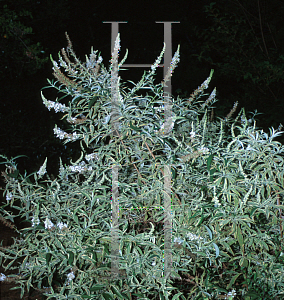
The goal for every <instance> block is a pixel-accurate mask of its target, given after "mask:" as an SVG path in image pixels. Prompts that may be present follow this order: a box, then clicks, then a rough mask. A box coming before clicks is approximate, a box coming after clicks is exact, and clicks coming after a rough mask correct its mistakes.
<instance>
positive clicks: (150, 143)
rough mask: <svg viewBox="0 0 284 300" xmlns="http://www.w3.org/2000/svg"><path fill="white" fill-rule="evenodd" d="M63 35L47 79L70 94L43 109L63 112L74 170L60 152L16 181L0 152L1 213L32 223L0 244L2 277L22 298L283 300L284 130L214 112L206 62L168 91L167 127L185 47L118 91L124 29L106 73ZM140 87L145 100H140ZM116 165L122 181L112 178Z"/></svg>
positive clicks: (6, 218)
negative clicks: (156, 78)
mask: <svg viewBox="0 0 284 300" xmlns="http://www.w3.org/2000/svg"><path fill="white" fill-rule="evenodd" d="M67 40H68V47H67V49H66V50H65V49H64V48H63V49H62V56H63V57H62V56H61V55H60V54H59V62H56V61H54V60H53V59H52V58H51V59H52V62H53V65H54V67H53V70H54V73H53V74H54V76H55V78H56V79H57V81H56V82H54V81H49V84H50V86H51V87H53V88H56V89H57V90H58V91H59V92H60V93H63V94H65V95H67V96H71V100H70V101H68V102H67V103H68V105H67V103H66V105H65V104H62V103H60V102H59V101H58V100H57V101H56V102H53V101H49V100H47V99H46V98H45V97H44V95H43V94H42V99H43V103H44V104H45V106H46V107H47V108H48V109H49V110H50V109H51V108H53V109H54V110H55V111H56V112H63V113H65V115H64V116H63V118H62V119H64V118H66V120H67V121H68V122H69V123H70V124H72V127H73V133H72V134H71V133H67V132H64V131H63V130H62V129H61V128H59V127H57V126H56V127H55V128H54V133H55V134H56V135H57V137H59V138H60V139H62V140H65V141H64V144H66V143H69V142H74V141H77V140H79V141H80V145H81V148H82V152H81V157H80V158H79V159H78V160H76V161H75V162H73V161H72V160H71V161H70V165H68V166H67V165H64V166H63V164H62V160H61V158H60V169H59V175H58V176H57V178H54V179H50V177H49V175H48V174H47V173H46V165H47V159H46V160H45V162H44V163H43V165H42V167H41V168H40V170H39V171H38V172H37V173H36V172H35V173H32V174H30V175H28V176H27V174H25V175H24V176H23V175H21V174H20V173H19V171H18V170H17V165H16V164H15V162H14V161H13V160H12V159H11V160H9V159H8V158H7V157H6V156H2V158H3V159H5V163H6V167H7V168H6V171H5V172H3V173H2V175H3V176H4V178H5V181H6V188H5V192H4V195H5V196H6V200H7V203H6V204H4V205H2V206H1V220H2V222H3V223H4V224H6V225H7V226H12V227H13V228H15V227H14V224H13V223H14V219H15V218H16V217H21V218H22V219H24V220H25V221H28V222H29V223H30V226H28V227H26V228H24V229H22V230H21V231H20V230H18V229H16V228H15V230H17V231H18V233H19V234H20V238H18V239H15V241H14V244H13V245H12V246H10V247H8V248H6V247H1V248H0V250H1V251H0V262H1V263H2V264H3V266H4V267H5V270H7V269H18V270H19V271H18V272H19V273H18V274H14V275H11V276H9V277H8V276H7V277H6V276H5V275H4V274H2V275H1V278H0V280H2V281H4V282H5V281H7V280H14V281H15V282H16V283H17V284H18V288H20V289H21V297H22V296H23V294H24V290H25V289H26V288H27V290H29V289H30V288H34V289H38V290H41V291H43V292H44V295H45V296H46V297H47V299H59V300H60V299H66V298H67V299H85V298H86V299H158V298H159V299H173V300H175V299H229V298H231V299H232V298H234V297H237V298H238V299H256V298H258V299H259V298H261V299H272V298H274V299H280V298H279V297H281V295H283V284H284V279H283V270H284V269H283V252H282V250H281V249H282V248H281V247H283V240H282V233H283V232H282V224H281V222H282V215H281V212H282V209H283V206H282V205H281V200H282V196H281V195H282V194H283V158H282V155H281V154H282V152H283V146H282V145H281V144H280V143H279V142H275V141H273V138H274V137H276V136H278V135H279V134H281V133H280V132H279V131H280V128H279V129H278V130H276V131H275V130H274V129H273V128H272V129H271V130H270V136H269V135H268V134H267V133H264V132H263V130H258V129H257V128H256V122H255V121H254V124H253V126H252V125H249V122H248V120H247V118H246V115H245V110H244V109H241V111H240V112H239V114H238V116H237V117H236V118H235V119H234V120H232V119H231V116H232V114H233V113H234V112H235V111H236V109H237V103H235V105H234V107H233V109H232V110H231V112H230V113H229V114H228V115H227V117H226V118H218V121H214V120H212V119H210V117H209V115H208V112H209V111H210V109H211V106H212V104H213V103H214V102H215V101H216V99H215V96H216V88H215V89H214V90H213V91H212V92H211V93H210V95H209V94H204V90H205V89H207V88H208V85H209V82H210V80H211V77H212V75H213V71H211V73H210V76H209V77H208V78H207V79H206V80H205V81H204V82H203V83H202V85H201V86H200V87H198V89H196V90H195V91H194V92H193V93H192V94H191V95H190V97H189V98H187V99H181V98H179V97H178V98H177V99H175V100H174V99H172V100H173V101H172V103H171V105H172V116H170V121H171V123H170V124H169V123H163V113H162V111H163V110H164V107H163V106H161V104H163V97H164V96H163V86H164V84H165V82H166V81H167V78H168V76H170V75H171V74H170V73H171V72H172V71H173V69H174V68H175V67H176V64H177V62H178V61H179V48H178V50H177V52H176V53H175V55H174V57H173V60H172V65H171V69H169V72H168V74H167V76H166V77H165V79H164V82H162V83H160V84H154V82H153V75H154V73H155V70H156V68H157V66H158V64H159V63H160V61H161V59H162V55H163V53H164V50H165V46H164V48H163V50H162V52H161V54H160V56H159V57H158V58H157V60H156V62H155V63H154V64H153V66H152V68H151V70H150V71H148V73H147V72H145V73H144V75H143V77H142V79H141V81H140V82H139V83H138V84H136V85H135V84H134V88H133V89H131V90H130V89H129V92H128V93H126V92H125V88H123V85H122V84H121V83H120V78H119V77H116V76H117V74H118V72H117V71H118V70H119V68H120V66H121V65H122V64H123V62H124V61H125V59H126V56H125V57H124V59H123V60H122V61H121V62H120V63H119V64H118V51H119V48H120V46H119V42H120V40H119V36H118V37H117V39H116V43H115V49H114V52H113V56H112V60H111V65H110V68H109V71H107V70H106V68H105V67H104V66H103V64H102V63H101V62H102V58H101V57H100V56H99V57H98V59H97V55H96V53H97V51H93V49H92V51H91V55H90V57H89V58H88V57H86V62H85V63H82V62H81V61H80V60H79V59H78V58H77V57H76V55H75V53H74V51H73V49H72V44H71V41H70V39H69V37H68V35H67ZM71 57H73V59H74V62H71ZM59 65H60V66H59ZM60 67H62V68H64V69H65V73H66V74H67V75H66V74H64V73H63V72H62V71H61V69H60ZM140 89H147V90H148V91H149V92H150V94H151V95H149V94H148V92H147V95H146V96H145V95H144V96H142V95H137V94H136V93H137V92H138V91H139V90H140ZM206 95H207V96H209V97H208V98H207V99H206V100H205V101H204V100H201V97H202V96H206ZM114 96H115V97H117V98H116V99H114V98H115V97H114ZM63 98H64V97H62V98H61V99H59V100H62V99H63ZM114 100H115V101H114ZM167 120H168V119H167ZM164 124H168V125H166V126H165V125H164ZM116 126H118V127H119V128H118V129H119V130H117V127H116ZM163 126H165V128H164V127H163ZM107 138H108V139H109V141H108V142H107ZM164 165H170V166H171V172H170V174H171V178H172V182H171V192H172V195H173V197H172V203H171V204H172V206H171V211H172V220H171V222H172V238H173V242H172V249H171V250H172V253H171V254H172V259H173V262H172V269H171V274H170V277H168V278H167V279H166V277H165V276H164V275H165V274H164V267H163V250H164V242H163V237H164V234H163V231H162V229H163V227H162V225H163V220H164V211H163V209H165V207H164V203H163V201H162V200H161V199H162V198H163V192H164V182H163V179H164V178H165V174H164V172H163V169H162V167H163V166H164ZM117 168H119V173H118V180H117V178H111V177H112V176H113V174H114V172H113V170H117ZM165 170H166V169H165ZM44 177H46V178H45V180H43V178H44ZM117 181H118V182H119V191H120V193H119V206H120V208H121V211H120V218H119V230H118V233H119V249H120V250H119V272H120V277H119V278H115V277H113V276H112V274H111V260H112V259H113V256H112V254H111V227H112V202H111V199H112V198H111V197H112V196H113V195H114V192H115V191H116V190H115V188H114V187H113V182H115V183H117ZM112 188H113V189H114V190H115V191H112ZM8 207H11V208H14V209H16V210H17V211H18V212H19V213H18V214H13V213H10V212H9V211H8V210H7V209H6V208H8ZM15 262H17V264H18V266H17V267H13V266H12V265H13V263H15ZM4 264H6V265H4Z"/></svg>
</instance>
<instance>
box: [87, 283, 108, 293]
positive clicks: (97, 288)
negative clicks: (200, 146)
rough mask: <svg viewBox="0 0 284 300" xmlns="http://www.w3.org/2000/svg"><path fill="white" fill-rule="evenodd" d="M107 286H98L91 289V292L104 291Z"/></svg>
mask: <svg viewBox="0 0 284 300" xmlns="http://www.w3.org/2000/svg"><path fill="white" fill-rule="evenodd" d="M105 287H106V286H105V285H103V284H96V285H94V286H93V287H91V288H90V292H94V291H98V290H102V289H104V288H105Z"/></svg>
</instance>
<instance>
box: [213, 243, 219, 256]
mask: <svg viewBox="0 0 284 300" xmlns="http://www.w3.org/2000/svg"><path fill="white" fill-rule="evenodd" d="M213 246H214V248H215V251H216V258H217V257H218V256H219V254H220V250H219V247H218V246H217V245H216V244H215V243H213Z"/></svg>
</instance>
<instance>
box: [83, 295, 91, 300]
mask: <svg viewBox="0 0 284 300" xmlns="http://www.w3.org/2000/svg"><path fill="white" fill-rule="evenodd" d="M81 297H82V298H84V299H91V298H93V296H88V295H82V296H81Z"/></svg>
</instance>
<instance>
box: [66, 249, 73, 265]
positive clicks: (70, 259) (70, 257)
mask: <svg viewBox="0 0 284 300" xmlns="http://www.w3.org/2000/svg"><path fill="white" fill-rule="evenodd" d="M67 253H68V254H69V258H68V264H69V265H70V266H72V265H73V262H74V253H73V252H72V251H67Z"/></svg>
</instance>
